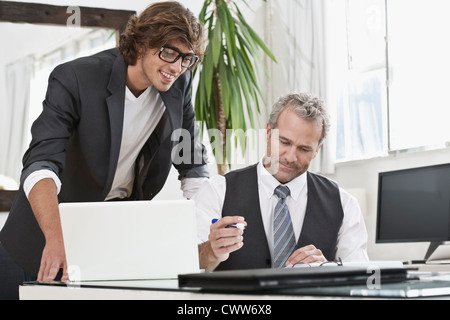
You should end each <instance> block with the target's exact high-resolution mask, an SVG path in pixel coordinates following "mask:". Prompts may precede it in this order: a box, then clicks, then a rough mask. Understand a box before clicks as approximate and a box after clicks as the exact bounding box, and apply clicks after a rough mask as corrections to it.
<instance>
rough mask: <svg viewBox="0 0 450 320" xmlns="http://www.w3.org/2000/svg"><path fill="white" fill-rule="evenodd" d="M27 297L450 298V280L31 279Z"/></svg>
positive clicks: (23, 292)
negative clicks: (218, 287)
mask: <svg viewBox="0 0 450 320" xmlns="http://www.w3.org/2000/svg"><path fill="white" fill-rule="evenodd" d="M20 298H21V299H23V300H34V299H36V300H42V299H44V300H45V299H50V300H53V299H54V300H65V299H69V300H78V299H82V300H89V299H93V300H97V299H100V300H105V299H113V300H114V299H119V300H128V299H133V300H136V299H138V300H140V299H145V300H297V299H314V300H316V299H361V298H369V299H371V298H383V299H405V298H413V299H420V298H431V299H436V298H439V299H449V300H450V279H440V280H433V278H432V277H431V278H429V279H422V280H411V281H406V282H402V283H393V284H382V285H381V289H372V290H370V289H368V288H367V286H340V287H321V288H302V289H284V290H277V291H260V292H232V291H222V292H219V291H207V290H202V289H200V288H179V287H178V280H176V279H172V280H141V281H93V282H83V283H71V284H66V283H37V282H29V283H25V284H24V285H23V286H21V287H20Z"/></svg>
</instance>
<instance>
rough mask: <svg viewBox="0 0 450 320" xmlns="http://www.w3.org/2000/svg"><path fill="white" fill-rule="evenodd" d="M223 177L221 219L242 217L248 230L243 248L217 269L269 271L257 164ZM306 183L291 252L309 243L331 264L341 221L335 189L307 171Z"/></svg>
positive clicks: (269, 264) (336, 190)
mask: <svg viewBox="0 0 450 320" xmlns="http://www.w3.org/2000/svg"><path fill="white" fill-rule="evenodd" d="M225 178H226V186H227V190H226V194H225V200H224V205H223V210H222V216H223V217H225V216H243V217H245V219H246V221H247V223H248V228H247V229H246V230H245V232H244V246H243V247H242V248H241V249H240V250H238V251H236V252H233V253H232V254H231V255H230V258H229V259H228V260H227V261H225V262H222V263H221V264H220V265H219V267H218V268H217V270H218V271H219V270H237V269H242V270H245V269H260V268H271V267H272V259H271V256H270V251H269V245H268V242H267V237H266V233H265V230H264V225H263V221H262V217H261V205H260V203H259V193H258V176H257V165H254V166H251V167H249V168H246V169H243V170H238V171H234V172H230V173H229V174H227V175H226V176H225ZM307 180H308V182H307V183H308V204H307V207H306V215H305V219H304V222H303V228H302V232H301V234H300V238H299V241H298V243H297V247H296V249H295V250H297V249H300V248H302V247H304V246H307V245H310V244H313V245H315V246H316V247H317V248H318V249H320V250H322V252H323V254H324V256H325V258H327V260H328V261H334V260H335V254H336V244H337V238H338V233H339V230H340V228H341V225H342V220H343V218H344V211H343V209H342V203H341V197H340V192H339V187H338V186H337V185H336V184H335V183H334V182H332V181H330V180H329V179H327V178H324V177H322V176H318V175H315V174H312V173H309V172H308V179H307ZM243 195H245V196H243Z"/></svg>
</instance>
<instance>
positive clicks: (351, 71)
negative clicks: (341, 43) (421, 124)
mask: <svg viewBox="0 0 450 320" xmlns="http://www.w3.org/2000/svg"><path fill="white" fill-rule="evenodd" d="M385 35H386V20H385V0H347V39H346V40H347V41H346V42H347V50H348V61H346V63H347V64H348V67H347V71H346V74H344V75H343V76H344V79H346V84H347V85H346V86H344V89H343V90H342V93H341V99H340V101H339V102H338V110H337V111H338V113H337V114H338V126H337V128H338V135H337V137H338V141H337V157H336V158H337V160H338V161H347V160H354V159H361V158H369V157H375V156H379V155H383V154H385V153H386V151H387V149H386V134H385V133H384V132H385V130H384V129H385V126H386V110H387V100H386V96H387V94H386V66H387V64H386V42H385Z"/></svg>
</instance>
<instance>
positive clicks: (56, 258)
mask: <svg viewBox="0 0 450 320" xmlns="http://www.w3.org/2000/svg"><path fill="white" fill-rule="evenodd" d="M60 269H62V270H63V275H62V278H61V281H67V280H68V274H67V262H66V253H65V250H64V243H63V241H62V238H61V239H60V240H58V239H54V240H49V241H47V242H46V245H45V247H44V251H43V252H42V259H41V267H40V269H39V274H38V277H37V281H39V282H51V281H53V280H55V278H56V276H57V275H58V272H59V270H60Z"/></svg>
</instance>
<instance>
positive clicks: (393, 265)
mask: <svg viewBox="0 0 450 320" xmlns="http://www.w3.org/2000/svg"><path fill="white" fill-rule="evenodd" d="M342 265H343V266H344V267H358V268H370V267H374V266H376V267H379V268H382V269H403V268H404V266H403V262H401V261H364V262H343V263H342ZM337 266H338V265H337V264H336V263H325V264H324V263H323V262H320V263H310V264H307V263H302V264H296V265H295V266H293V267H287V268H286V269H290V268H308V267H313V268H315V267H337Z"/></svg>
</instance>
